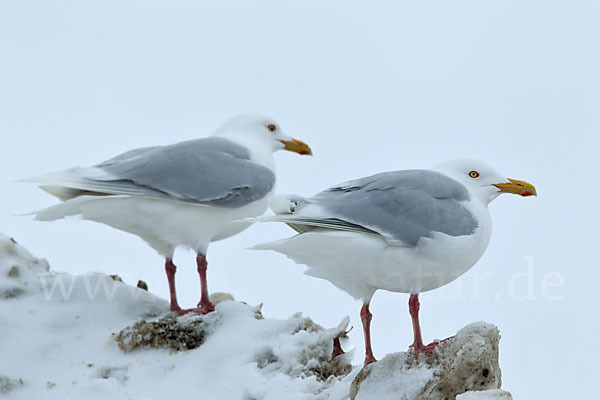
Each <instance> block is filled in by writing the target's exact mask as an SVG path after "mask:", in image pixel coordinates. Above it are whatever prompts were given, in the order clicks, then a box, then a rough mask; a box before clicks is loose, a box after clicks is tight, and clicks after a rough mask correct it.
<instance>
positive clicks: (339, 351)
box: [331, 337, 346, 360]
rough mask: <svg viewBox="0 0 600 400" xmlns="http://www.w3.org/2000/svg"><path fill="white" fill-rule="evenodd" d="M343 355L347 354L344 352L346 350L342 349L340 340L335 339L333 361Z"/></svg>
mask: <svg viewBox="0 0 600 400" xmlns="http://www.w3.org/2000/svg"><path fill="white" fill-rule="evenodd" d="M342 354H346V353H345V352H344V349H342V345H341V343H340V338H339V337H336V338H334V339H333V352H332V353H331V359H332V360H333V359H334V358H336V357H337V356H340V355H342Z"/></svg>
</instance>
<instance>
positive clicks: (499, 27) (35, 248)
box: [0, 0, 600, 399]
mask: <svg viewBox="0 0 600 400" xmlns="http://www.w3.org/2000/svg"><path fill="white" fill-rule="evenodd" d="M321 3H323V2H320V1H303V2H298V1H296V2H283V1H272V2H267V1H261V2H253V4H252V5H250V3H249V2H232V1H221V2H201V1H178V2H168V1H163V2H156V1H127V2H123V1H85V2H83V1H81V2H78V1H6V0H4V1H0V57H1V58H0V138H1V148H0V149H1V151H0V183H1V185H2V192H1V194H2V196H1V197H0V231H2V232H4V233H6V234H8V235H11V236H13V237H15V239H16V240H17V241H19V242H20V243H22V244H24V245H25V246H26V247H28V248H29V249H30V250H31V251H32V252H33V253H34V254H36V255H38V256H41V257H45V258H47V259H48V260H49V262H50V264H51V265H52V267H53V268H54V269H56V270H61V271H70V272H74V273H82V272H86V271H89V270H97V271H104V272H108V273H118V274H119V275H121V276H122V277H123V278H124V279H125V281H127V282H129V283H133V284H135V282H137V280H138V279H143V280H144V281H146V282H147V283H148V285H149V287H150V290H151V291H153V292H155V293H157V294H159V295H160V296H162V297H164V298H167V297H168V290H167V281H166V279H165V276H164V270H163V260H161V258H160V257H159V256H158V255H157V254H155V253H154V252H153V251H152V250H151V249H150V248H149V247H147V246H146V245H145V244H144V243H143V242H142V241H141V240H140V239H138V238H136V237H134V236H130V235H128V234H125V233H122V232H119V231H115V230H112V229H110V228H108V227H105V226H102V225H100V224H94V223H91V222H77V221H60V222H55V223H51V224H48V223H39V222H35V221H31V218H30V217H17V216H15V215H16V214H21V213H26V212H30V211H33V210H36V209H39V208H42V207H45V206H48V205H51V204H53V203H54V201H55V200H54V199H52V198H50V197H49V196H48V195H46V194H44V193H43V192H41V191H40V190H38V189H37V188H36V187H35V186H34V185H31V184H23V183H16V182H15V181H16V180H17V179H20V178H26V177H29V176H34V175H39V174H42V173H44V172H51V171H55V170H60V169H63V168H66V167H69V166H72V165H89V164H94V163H97V162H100V161H102V160H104V159H107V158H109V157H112V156H114V155H116V154H118V153H120V152H123V151H126V150H129V149H131V148H135V147H142V146H150V145H157V144H168V143H173V142H178V141H182V140H185V139H190V138H196V137H202V136H206V135H208V134H210V133H211V131H212V130H213V129H214V128H216V127H217V126H218V125H219V124H220V123H221V122H223V121H224V120H225V119H227V118H229V117H230V116H233V115H235V114H238V113H243V112H250V111H258V112H263V113H266V114H268V115H271V116H273V117H274V118H276V119H277V120H278V121H279V122H280V124H281V125H282V127H283V128H284V130H285V131H286V133H287V134H289V135H291V136H294V137H297V138H300V139H302V140H304V141H306V142H307V143H309V144H310V145H311V146H312V148H313V150H314V154H315V156H314V158H308V157H298V156H296V155H295V154H292V153H287V152H281V153H278V154H277V155H276V159H277V160H276V161H277V164H278V179H279V182H278V192H280V193H290V192H291V193H299V194H303V195H311V194H313V193H315V192H317V191H319V190H321V189H324V188H325V187H327V186H330V185H332V184H334V183H338V182H340V181H344V180H347V179H351V178H357V177H360V176H365V175H368V174H372V173H376V172H380V171H386V170H393V169H407V168H427V167H430V166H432V165H434V164H436V163H438V162H441V161H446V160H449V159H454V158H461V157H466V156H469V157H475V158H479V159H482V160H485V161H487V162H489V163H490V164H491V165H492V166H494V167H495V168H496V169H498V170H499V171H501V172H503V173H504V174H506V176H507V177H512V178H517V179H524V180H527V181H529V182H532V183H533V184H535V185H536V187H537V188H538V193H539V197H538V198H520V197H517V196H508V195H505V196H501V197H500V198H499V199H497V200H496V201H494V202H493V203H492V204H491V205H490V209H491V212H492V215H493V219H494V225H495V226H494V234H493V236H492V241H491V243H490V246H489V248H488V250H487V252H486V253H485V255H484V256H483V258H482V259H481V260H480V262H479V263H478V264H477V265H476V266H475V267H474V268H473V269H472V270H471V271H469V272H468V273H467V274H465V275H464V276H462V277H461V278H460V279H458V280H457V281H456V282H453V283H452V284H450V285H448V286H446V287H445V288H442V289H440V290H437V291H434V292H430V293H425V294H423V295H422V296H421V315H422V328H423V334H424V337H425V340H427V341H430V340H432V339H434V338H443V337H446V336H449V335H452V334H454V333H455V332H456V330H457V329H459V328H461V327H462V326H464V325H465V324H467V323H469V322H473V321H477V320H485V321H489V322H493V323H495V324H497V325H498V327H499V328H500V330H501V333H502V342H501V366H502V368H503V374H504V377H503V383H504V388H505V389H506V390H509V391H511V392H512V393H513V395H514V396H515V398H517V399H519V398H521V399H527V398H544V399H562V398H576V397H577V395H583V394H584V393H586V391H588V390H590V391H591V390H592V387H593V383H594V381H595V379H596V375H597V364H596V357H595V356H597V355H598V350H597V345H596V343H595V340H596V337H597V333H598V328H599V326H600V323H599V318H598V312H597V305H598V300H597V297H596V290H597V288H596V284H597V283H598V279H599V278H600V273H599V265H598V261H597V258H596V253H597V252H596V251H595V250H596V248H597V247H598V240H597V236H596V231H597V227H598V222H599V218H598V212H597V206H596V202H597V197H598V194H599V189H598V177H597V171H598V169H599V162H598V160H597V158H598V149H599V144H600V140H599V139H598V138H597V135H598V132H599V128H600V122H599V117H598V115H599V114H598V110H599V107H600V94H599V93H600V78H599V73H598V71H600V62H599V61H600V58H599V55H598V54H600V53H599V46H598V40H599V37H600V6H599V4H600V3H597V2H593V1H589V2H585V1H569V2H559V1H549V0H544V1H526V2H524V1H461V2H449V1H427V2H424V1H421V2H416V1H394V2H376V1H371V2H363V3H362V4H355V3H352V2H349V1H337V2H329V3H328V5H327V6H324V5H322V4H321ZM291 234H292V231H291V230H290V229H288V228H287V227H285V226H279V225H277V224H268V225H264V224H263V225H261V226H253V227H251V228H250V229H248V230H247V231H245V232H243V233H242V234H240V235H238V236H236V237H233V238H231V239H228V240H226V241H223V242H218V243H214V244H213V245H211V247H210V249H209V254H208V256H209V288H210V290H211V291H226V292H231V293H233V294H234V295H235V296H236V298H237V299H238V300H243V301H246V302H248V303H250V304H258V303H261V302H264V313H265V314H266V315H267V316H271V317H286V316H289V315H291V314H292V313H294V312H296V311H303V312H305V313H306V314H307V315H309V316H311V317H312V318H313V319H314V320H315V321H316V322H318V323H320V324H323V325H326V326H333V325H334V324H337V323H338V322H339V321H340V320H341V319H342V318H343V317H344V316H345V315H350V317H351V318H352V325H354V330H353V331H352V332H351V334H350V337H351V341H349V342H346V343H345V344H344V345H345V346H346V348H349V347H352V346H355V347H356V354H355V357H356V361H357V363H358V362H360V361H361V360H362V357H363V348H362V332H361V329H360V319H359V315H358V314H359V308H360V303H359V302H357V301H354V300H352V299H351V298H350V297H349V296H348V295H347V294H345V293H343V292H341V291H339V290H338V289H336V288H335V287H333V286H332V285H331V284H329V283H328V282H325V281H320V280H317V279H315V278H311V277H307V276H304V275H303V274H302V271H303V270H304V267H303V266H299V265H296V264H294V263H293V262H291V261H289V260H288V259H286V258H284V257H283V256H281V255H279V254H276V253H266V252H255V251H249V250H245V248H247V247H249V246H251V245H253V244H255V243H257V242H263V241H268V240H273V239H277V238H282V237H286V236H288V235H291ZM175 262H176V264H177V265H178V266H179V272H178V275H177V277H178V282H177V283H178V289H179V296H180V303H181V304H182V305H184V306H188V307H189V306H192V305H194V304H195V303H196V302H197V300H198V297H199V289H198V286H199V285H198V282H197V276H196V272H195V265H194V257H193V254H191V253H189V252H185V251H180V252H178V253H177V254H176V258H175ZM530 262H531V264H529V263H530ZM528 268H529V269H528ZM475 282H480V283H479V284H476V283H475ZM544 283H545V285H544ZM561 283H564V284H562V285H560V284H561ZM553 284H554V285H555V286H552V285H553ZM407 300H408V296H407V295H405V294H394V293H387V292H379V293H377V294H376V295H375V297H374V300H373V302H372V305H371V310H372V312H373V315H374V317H373V323H372V330H373V346H374V351H375V355H376V357H378V358H381V357H383V356H384V355H385V354H386V353H388V352H393V351H400V350H405V349H406V348H407V347H408V345H409V344H410V343H411V341H412V331H411V326H410V319H409V316H408V310H407V305H406V303H407ZM15 312H18V310H15Z"/></svg>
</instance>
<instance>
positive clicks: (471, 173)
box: [469, 171, 479, 178]
mask: <svg viewBox="0 0 600 400" xmlns="http://www.w3.org/2000/svg"><path fill="white" fill-rule="evenodd" d="M469 176H470V177H471V178H479V172H477V171H471V172H469Z"/></svg>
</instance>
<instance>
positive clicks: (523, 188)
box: [434, 159, 537, 205]
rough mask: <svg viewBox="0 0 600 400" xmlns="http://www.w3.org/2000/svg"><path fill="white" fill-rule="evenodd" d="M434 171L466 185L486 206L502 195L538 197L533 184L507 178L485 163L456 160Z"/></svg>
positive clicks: (440, 165) (436, 167) (437, 166)
mask: <svg viewBox="0 0 600 400" xmlns="http://www.w3.org/2000/svg"><path fill="white" fill-rule="evenodd" d="M434 169H435V170H436V171H439V172H442V173H444V174H445V175H448V176H449V177H451V178H452V179H454V180H457V181H458V182H460V183H462V184H463V185H465V187H466V188H467V189H468V190H469V192H470V193H471V195H472V196H474V197H476V198H479V199H480V200H481V201H482V202H483V203H484V204H486V205H487V204H489V202H491V201H492V200H494V199H495V198H496V197H498V196H499V195H500V194H501V193H512V194H518V195H520V196H523V197H527V196H537V192H536V190H535V187H534V186H533V185H532V184H531V183H528V182H525V181H520V180H517V179H511V178H506V177H504V176H503V175H502V174H500V173H499V172H497V171H495V170H494V169H493V168H492V167H490V166H489V165H487V164H486V163H484V162H483V161H478V160H471V159H466V160H455V161H449V162H446V163H443V164H439V165H436V166H435V167H434Z"/></svg>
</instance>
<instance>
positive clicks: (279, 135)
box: [214, 114, 312, 155]
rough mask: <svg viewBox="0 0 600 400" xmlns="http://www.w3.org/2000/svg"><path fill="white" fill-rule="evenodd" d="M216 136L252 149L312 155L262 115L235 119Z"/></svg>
mask: <svg viewBox="0 0 600 400" xmlns="http://www.w3.org/2000/svg"><path fill="white" fill-rule="evenodd" d="M214 135H215V136H221V137H224V138H227V139H229V140H231V141H233V142H236V143H238V144H241V145H243V146H246V147H248V148H250V149H256V150H258V149H266V150H270V151H276V150H280V149H284V150H288V151H293V152H295V153H298V154H306V155H312V150H311V149H310V147H308V145H307V144H306V143H304V142H302V141H300V140H297V139H294V138H291V137H289V136H287V135H286V134H285V132H284V131H283V129H281V126H280V125H279V124H278V123H277V122H276V121H275V120H274V119H273V118H269V117H267V116H264V115H260V114H246V115H239V116H237V117H233V118H231V119H229V120H228V121H226V122H225V123H224V124H223V125H221V126H220V127H219V128H218V129H217V130H216V131H215V133H214Z"/></svg>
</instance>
